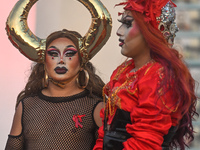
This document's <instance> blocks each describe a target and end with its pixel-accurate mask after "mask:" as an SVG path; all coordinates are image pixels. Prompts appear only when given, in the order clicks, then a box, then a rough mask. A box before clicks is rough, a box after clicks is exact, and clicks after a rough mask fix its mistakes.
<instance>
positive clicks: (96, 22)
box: [6, 0, 112, 63]
mask: <svg viewBox="0 0 200 150" xmlns="http://www.w3.org/2000/svg"><path fill="white" fill-rule="evenodd" d="M37 1H38V0H19V1H18V2H17V3H16V4H15V6H14V8H13V9H12V11H11V13H10V15H9V16H8V19H7V23H6V31H7V34H8V37H9V39H10V41H11V42H12V44H13V45H14V46H15V47H16V48H18V49H19V50H20V52H21V53H22V54H24V55H25V56H26V57H27V58H29V59H30V60H33V61H36V62H43V61H44V57H45V49H46V47H45V45H46V40H44V39H40V38H39V37H37V36H35V35H34V34H33V33H32V32H31V30H30V29H29V27H28V25H27V17H28V13H29V11H30V9H31V7H32V6H33V5H34V4H35V3H36V2H37ZM78 1H79V2H81V3H82V4H83V5H84V6H85V7H86V8H87V9H88V10H89V11H90V13H91V16H92V24H91V26H90V28H89V30H88V32H87V33H86V35H85V36H84V37H83V38H82V39H79V41H80V52H81V55H82V58H83V63H86V62H87V61H88V60H89V59H91V58H92V57H93V56H94V55H95V54H96V53H97V52H98V51H99V50H100V49H101V48H102V47H103V45H104V44H105V43H106V41H107V40H108V38H109V37H110V33H111V28H112V20H111V17H110V14H109V12H108V11H107V9H106V8H105V6H104V5H103V4H102V3H101V2H100V1H99V0H78Z"/></svg>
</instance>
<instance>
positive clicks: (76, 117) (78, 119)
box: [72, 115, 85, 128]
mask: <svg viewBox="0 0 200 150" xmlns="http://www.w3.org/2000/svg"><path fill="white" fill-rule="evenodd" d="M81 117H85V115H74V116H73V118H72V120H73V121H74V122H75V127H76V128H78V126H79V127H81V128H83V125H82V124H81V122H82V118H81Z"/></svg>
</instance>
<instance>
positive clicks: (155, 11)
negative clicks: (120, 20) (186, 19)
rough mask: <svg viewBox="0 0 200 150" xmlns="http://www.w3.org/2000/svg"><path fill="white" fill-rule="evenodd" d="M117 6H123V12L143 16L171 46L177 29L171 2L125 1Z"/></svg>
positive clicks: (152, 0) (167, 0) (150, 0)
mask: <svg viewBox="0 0 200 150" xmlns="http://www.w3.org/2000/svg"><path fill="white" fill-rule="evenodd" d="M119 5H125V7H124V9H125V10H131V11H137V12H140V13H142V14H144V16H145V21H146V22H150V23H151V25H152V26H153V27H155V28H156V29H159V30H160V31H161V32H162V33H163V36H164V37H165V38H166V39H167V40H168V42H169V43H171V44H173V41H174V38H175V36H176V35H175V33H176V32H177V31H178V27H177V26H176V23H175V22H174V20H175V15H176V14H175V9H174V7H176V5H175V4H174V3H173V2H172V1H171V0H127V1H126V2H122V3H119V4H117V5H116V6H119Z"/></svg>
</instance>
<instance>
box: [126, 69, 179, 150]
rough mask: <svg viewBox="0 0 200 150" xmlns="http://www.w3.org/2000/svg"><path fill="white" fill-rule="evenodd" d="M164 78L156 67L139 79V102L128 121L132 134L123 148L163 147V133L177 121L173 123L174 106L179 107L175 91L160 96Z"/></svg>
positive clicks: (149, 148)
mask: <svg viewBox="0 0 200 150" xmlns="http://www.w3.org/2000/svg"><path fill="white" fill-rule="evenodd" d="M160 80H161V78H160V76H159V73H156V72H155V70H154V71H153V72H152V71H151V72H149V73H148V74H147V75H145V76H143V77H142V78H141V80H139V81H138V83H137V85H136V86H137V88H138V93H137V94H138V100H137V105H135V106H134V107H133V108H132V111H131V112H130V116H131V122H132V124H127V125H126V130H127V132H128V133H129V134H130V135H131V138H129V139H128V140H127V141H126V142H124V143H123V146H124V149H123V150H132V149H133V150H141V149H142V150H155V149H156V150H159V149H160V150H161V149H162V148H161V145H162V143H163V136H164V135H166V134H167V133H168V130H169V129H170V127H171V126H172V125H176V123H174V124H172V110H174V109H176V108H174V107H176V106H175V105H174V100H173V99H172V94H173V91H172V89H171V90H168V91H167V92H166V93H165V94H164V95H161V96H160V97H159V96H158V94H157V88H158V85H159V83H160Z"/></svg>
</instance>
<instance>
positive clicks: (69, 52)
mask: <svg viewBox="0 0 200 150" xmlns="http://www.w3.org/2000/svg"><path fill="white" fill-rule="evenodd" d="M76 53H77V50H76V49H75V48H67V49H66V50H65V52H64V56H65V57H72V56H74V55H75V54H76Z"/></svg>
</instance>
